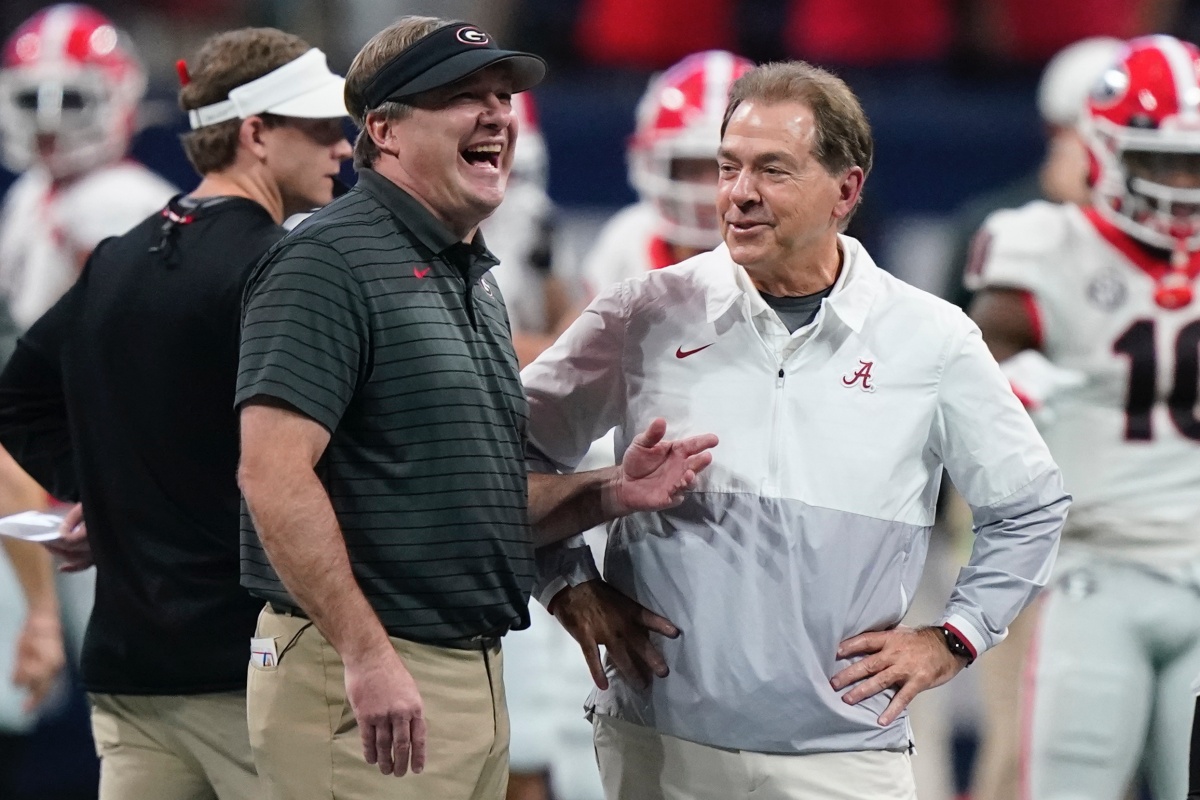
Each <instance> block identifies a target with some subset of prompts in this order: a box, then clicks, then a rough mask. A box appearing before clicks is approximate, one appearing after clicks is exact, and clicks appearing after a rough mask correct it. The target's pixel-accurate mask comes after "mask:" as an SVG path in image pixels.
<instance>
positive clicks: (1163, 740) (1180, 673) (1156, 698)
mask: <svg viewBox="0 0 1200 800" xmlns="http://www.w3.org/2000/svg"><path fill="white" fill-rule="evenodd" d="M1043 602H1044V603H1045V606H1044V608H1043V609H1042V617H1041V620H1040V623H1039V630H1038V633H1037V634H1036V636H1035V640H1034V646H1033V649H1032V651H1031V653H1030V657H1029V662H1028V669H1027V680H1026V687H1025V689H1026V696H1025V700H1024V702H1025V704H1026V708H1027V713H1026V717H1027V730H1028V731H1029V733H1030V735H1029V736H1028V738H1027V740H1026V748H1027V750H1026V753H1025V754H1024V755H1025V759H1024V761H1025V764H1024V766H1025V770H1026V771H1025V775H1024V776H1023V781H1022V783H1023V788H1024V795H1025V800H1108V799H1109V798H1111V799H1112V800H1118V799H1119V798H1121V797H1123V796H1124V794H1125V787H1126V785H1127V784H1128V783H1129V781H1130V780H1131V779H1132V778H1133V776H1134V775H1135V774H1136V773H1137V769H1138V766H1139V764H1142V763H1144V765H1145V772H1146V775H1147V777H1148V778H1149V781H1150V786H1151V789H1152V790H1153V793H1154V798H1155V800H1178V798H1182V797H1183V796H1184V795H1185V794H1186V793H1187V766H1188V745H1189V739H1190V731H1191V722H1192V711H1193V709H1194V707H1195V704H1194V702H1193V699H1192V694H1191V692H1190V689H1189V687H1190V685H1191V683H1192V681H1193V679H1194V678H1195V677H1196V676H1197V674H1200V590H1197V589H1196V588H1195V587H1191V586H1186V585H1182V584H1178V583H1174V582H1172V581H1170V580H1168V579H1166V578H1163V577H1160V576H1157V575H1154V574H1152V573H1150V572H1148V571H1145V570H1142V569H1140V568H1138V567H1133V566H1126V565H1122V564H1118V563H1113V562H1104V561H1098V560H1094V559H1088V560H1081V561H1079V562H1078V563H1075V562H1074V561H1072V563H1071V565H1070V566H1069V567H1067V568H1066V569H1065V570H1064V571H1063V572H1062V576H1061V577H1060V578H1059V579H1058V580H1057V581H1056V582H1055V584H1054V586H1053V587H1052V588H1051V589H1049V590H1048V591H1047V593H1046V595H1045V597H1044V599H1043Z"/></svg>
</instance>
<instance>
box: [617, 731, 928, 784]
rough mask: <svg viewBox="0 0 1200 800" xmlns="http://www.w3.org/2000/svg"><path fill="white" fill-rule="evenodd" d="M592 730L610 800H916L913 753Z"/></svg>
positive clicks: (645, 732) (653, 732) (644, 732)
mask: <svg viewBox="0 0 1200 800" xmlns="http://www.w3.org/2000/svg"><path fill="white" fill-rule="evenodd" d="M593 724H594V726H595V741H596V757H597V759H598V760H599V762H600V777H601V780H602V781H603V782H604V795H605V797H607V798H608V800H868V798H869V800H917V790H916V785H915V783H914V781H913V770H912V758H911V756H909V754H908V753H906V752H892V751H888V750H865V751H855V752H847V753H813V754H810V755H775V754H772V753H752V752H749V751H742V750H726V749H724V748H720V747H709V746H708V745H703V744H697V743H695V742H689V741H686V740H684V739H677V738H675V737H674V736H667V735H665V734H662V733H658V732H657V731H655V730H653V729H651V728H646V727H643V726H641V725H634V724H633V723H630V722H625V721H624V720H619V719H615V718H614V717H608V716H604V715H603V714H595V715H594V720H593Z"/></svg>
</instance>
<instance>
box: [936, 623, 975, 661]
mask: <svg viewBox="0 0 1200 800" xmlns="http://www.w3.org/2000/svg"><path fill="white" fill-rule="evenodd" d="M942 638H944V639H945V640H946V647H947V648H949V650H950V652H951V653H953V654H954V655H956V656H962V657H963V658H965V659H967V661H968V662H970V661H973V660H974V658H973V657H972V656H971V648H969V647H967V645H966V643H965V642H963V640H962V639H960V638H958V634H956V633H954V631H952V630H950V629H949V628H945V627H943V628H942Z"/></svg>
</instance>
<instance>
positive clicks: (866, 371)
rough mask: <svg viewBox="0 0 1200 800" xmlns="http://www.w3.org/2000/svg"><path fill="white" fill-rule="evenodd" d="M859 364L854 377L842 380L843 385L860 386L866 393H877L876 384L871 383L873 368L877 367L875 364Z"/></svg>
mask: <svg viewBox="0 0 1200 800" xmlns="http://www.w3.org/2000/svg"><path fill="white" fill-rule="evenodd" d="M858 364H859V367H858V370H857V371H856V372H855V373H854V374H853V375H846V376H844V377H843V378H842V385H843V386H846V387H850V386H854V385H858V386H859V387H860V388H861V389H862V390H863V391H864V392H873V391H875V384H873V383H871V368H872V367H874V366H875V362H874V361H861V360H860V361H859V362H858ZM859 381H862V383H859Z"/></svg>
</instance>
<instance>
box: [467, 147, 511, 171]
mask: <svg viewBox="0 0 1200 800" xmlns="http://www.w3.org/2000/svg"><path fill="white" fill-rule="evenodd" d="M502 149H503V147H502V146H501V145H500V143H499V142H485V143H483V144H473V145H471V146H470V147H468V148H466V149H465V150H463V151H462V152H461V153H459V155H461V156H462V159H463V161H466V162H467V163H468V164H470V165H471V166H473V167H474V166H483V167H490V168H492V169H499V168H500V152H501V150H502Z"/></svg>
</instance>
